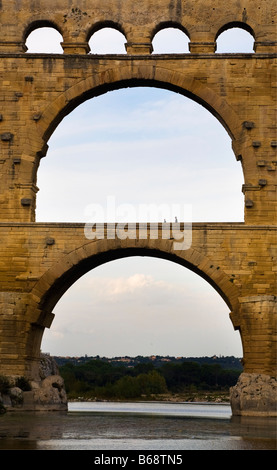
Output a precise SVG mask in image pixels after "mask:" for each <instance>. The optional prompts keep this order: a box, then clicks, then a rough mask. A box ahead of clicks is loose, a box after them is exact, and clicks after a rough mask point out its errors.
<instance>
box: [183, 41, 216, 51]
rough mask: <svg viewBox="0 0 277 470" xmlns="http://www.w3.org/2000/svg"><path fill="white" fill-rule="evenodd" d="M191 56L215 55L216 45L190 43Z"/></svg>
mask: <svg viewBox="0 0 277 470" xmlns="http://www.w3.org/2000/svg"><path fill="white" fill-rule="evenodd" d="M189 51H190V52H191V54H213V53H214V52H215V51H216V43H215V42H214V41H212V42H190V43H189Z"/></svg>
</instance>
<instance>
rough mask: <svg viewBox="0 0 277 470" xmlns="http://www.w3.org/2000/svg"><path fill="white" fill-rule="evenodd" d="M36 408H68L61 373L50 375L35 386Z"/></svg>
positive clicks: (34, 398)
mask: <svg viewBox="0 0 277 470" xmlns="http://www.w3.org/2000/svg"><path fill="white" fill-rule="evenodd" d="M33 400H34V408H35V409H36V410H37V409H40V408H41V409H44V408H46V409H47V410H48V409H53V410H54V409H58V410H59V409H60V410H63V409H64V410H66V409H67V397H66V392H65V389H64V381H63V379H62V377H61V376H60V375H49V376H48V377H46V378H45V379H44V380H43V381H42V382H41V384H40V386H38V387H35V386H33Z"/></svg>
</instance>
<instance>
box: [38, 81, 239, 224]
mask: <svg viewBox="0 0 277 470" xmlns="http://www.w3.org/2000/svg"><path fill="white" fill-rule="evenodd" d="M230 175H232V176H230ZM242 183H243V175H242V171H241V167H240V163H238V162H237V161H236V159H235V158H234V154H233V151H232V148H231V140H230V137H229V136H228V134H227V133H226V131H225V130H224V128H223V127H222V126H221V125H220V123H219V122H218V121H217V120H216V119H214V118H213V117H212V116H211V114H210V113H209V112H208V111H207V110H205V108H203V107H202V106H199V105H198V104H197V103H195V102H194V101H192V100H190V99H188V98H185V97H183V96H181V95H179V94H175V93H172V92H169V91H166V90H161V89H154V88H146V87H142V88H130V89H124V90H118V91H113V93H106V94H105V95H101V96H99V97H97V98H96V97H95V98H93V99H92V100H89V101H86V102H85V103H83V104H82V105H81V106H79V107H78V108H76V109H75V110H74V111H73V112H72V113H71V114H70V115H69V116H68V117H66V118H65V119H64V120H63V121H62V122H61V124H60V125H59V126H58V128H57V130H56V131H55V132H54V133H53V136H52V137H51V139H50V140H49V150H48V154H47V157H46V158H45V159H43V160H41V163H40V169H39V172H38V186H39V187H40V191H39V193H38V198H37V221H51V222H54V221H60V222H61V221H67V222H84V221H87V215H88V214H87V213H86V209H87V207H88V206H89V205H90V204H92V203H97V204H100V205H102V207H104V208H105V207H107V197H108V196H113V197H114V198H115V203H116V204H117V205H121V204H126V203H128V204H132V205H133V206H134V207H135V210H136V214H138V212H139V205H140V204H152V203H155V204H157V205H159V204H162V203H167V204H171V205H173V204H176V203H177V204H178V203H179V204H180V203H182V204H188V205H191V206H192V217H193V219H192V220H193V221H194V222H201V221H205V222H207V221H209V222H218V221H220V222H223V221H227V222H230V221H242V220H243V196H242V193H241V185H242ZM49 184H50V185H51V192H49V189H48V188H49ZM73 189H74V190H73ZM219 194H220V197H219ZM175 215H177V214H175ZM106 221H108V220H106ZM136 221H140V220H139V218H138V217H137V218H136ZM144 221H147V220H144ZM148 221H151V220H148ZM161 221H163V219H161Z"/></svg>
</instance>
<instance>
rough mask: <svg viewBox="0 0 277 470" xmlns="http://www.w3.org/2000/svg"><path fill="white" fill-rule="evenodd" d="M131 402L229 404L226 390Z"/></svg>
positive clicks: (80, 399) (83, 399)
mask: <svg viewBox="0 0 277 470" xmlns="http://www.w3.org/2000/svg"><path fill="white" fill-rule="evenodd" d="M115 401H116V402H121V401H122V402H124V401H126V400H119V399H117V398H115V399H110V400H107V399H101V398H98V397H78V398H74V399H70V398H69V399H68V402H115ZM127 401H132V402H146V401H147V402H167V403H184V402H186V403H218V404H230V394H229V393H228V392H216V393H215V392H213V393H211V392H203V393H199V392H194V393H176V394H161V395H160V394H159V395H150V396H142V397H140V398H138V399H136V400H127Z"/></svg>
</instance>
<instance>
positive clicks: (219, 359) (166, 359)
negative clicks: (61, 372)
mask: <svg viewBox="0 0 277 470" xmlns="http://www.w3.org/2000/svg"><path fill="white" fill-rule="evenodd" d="M54 359H55V361H56V363H57V365H58V366H63V365H65V364H67V363H71V364H74V365H81V364H85V363H86V362H89V361H92V360H98V361H103V362H108V363H110V364H112V365H114V366H116V365H118V366H125V367H130V368H132V367H135V366H137V365H138V364H147V363H151V364H152V365H153V366H154V367H155V368H156V367H157V368H158V367H161V366H162V365H164V364H166V363H174V364H181V363H182V362H184V361H187V362H196V363H198V364H212V365H214V364H218V365H220V366H221V367H222V368H223V369H230V370H238V371H242V370H243V368H242V364H241V358H237V357H234V356H211V357H208V356H203V357H174V356H136V357H130V356H120V357H111V358H108V357H100V356H87V355H85V356H80V357H73V356H72V357H71V356H66V357H63V356H54Z"/></svg>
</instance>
